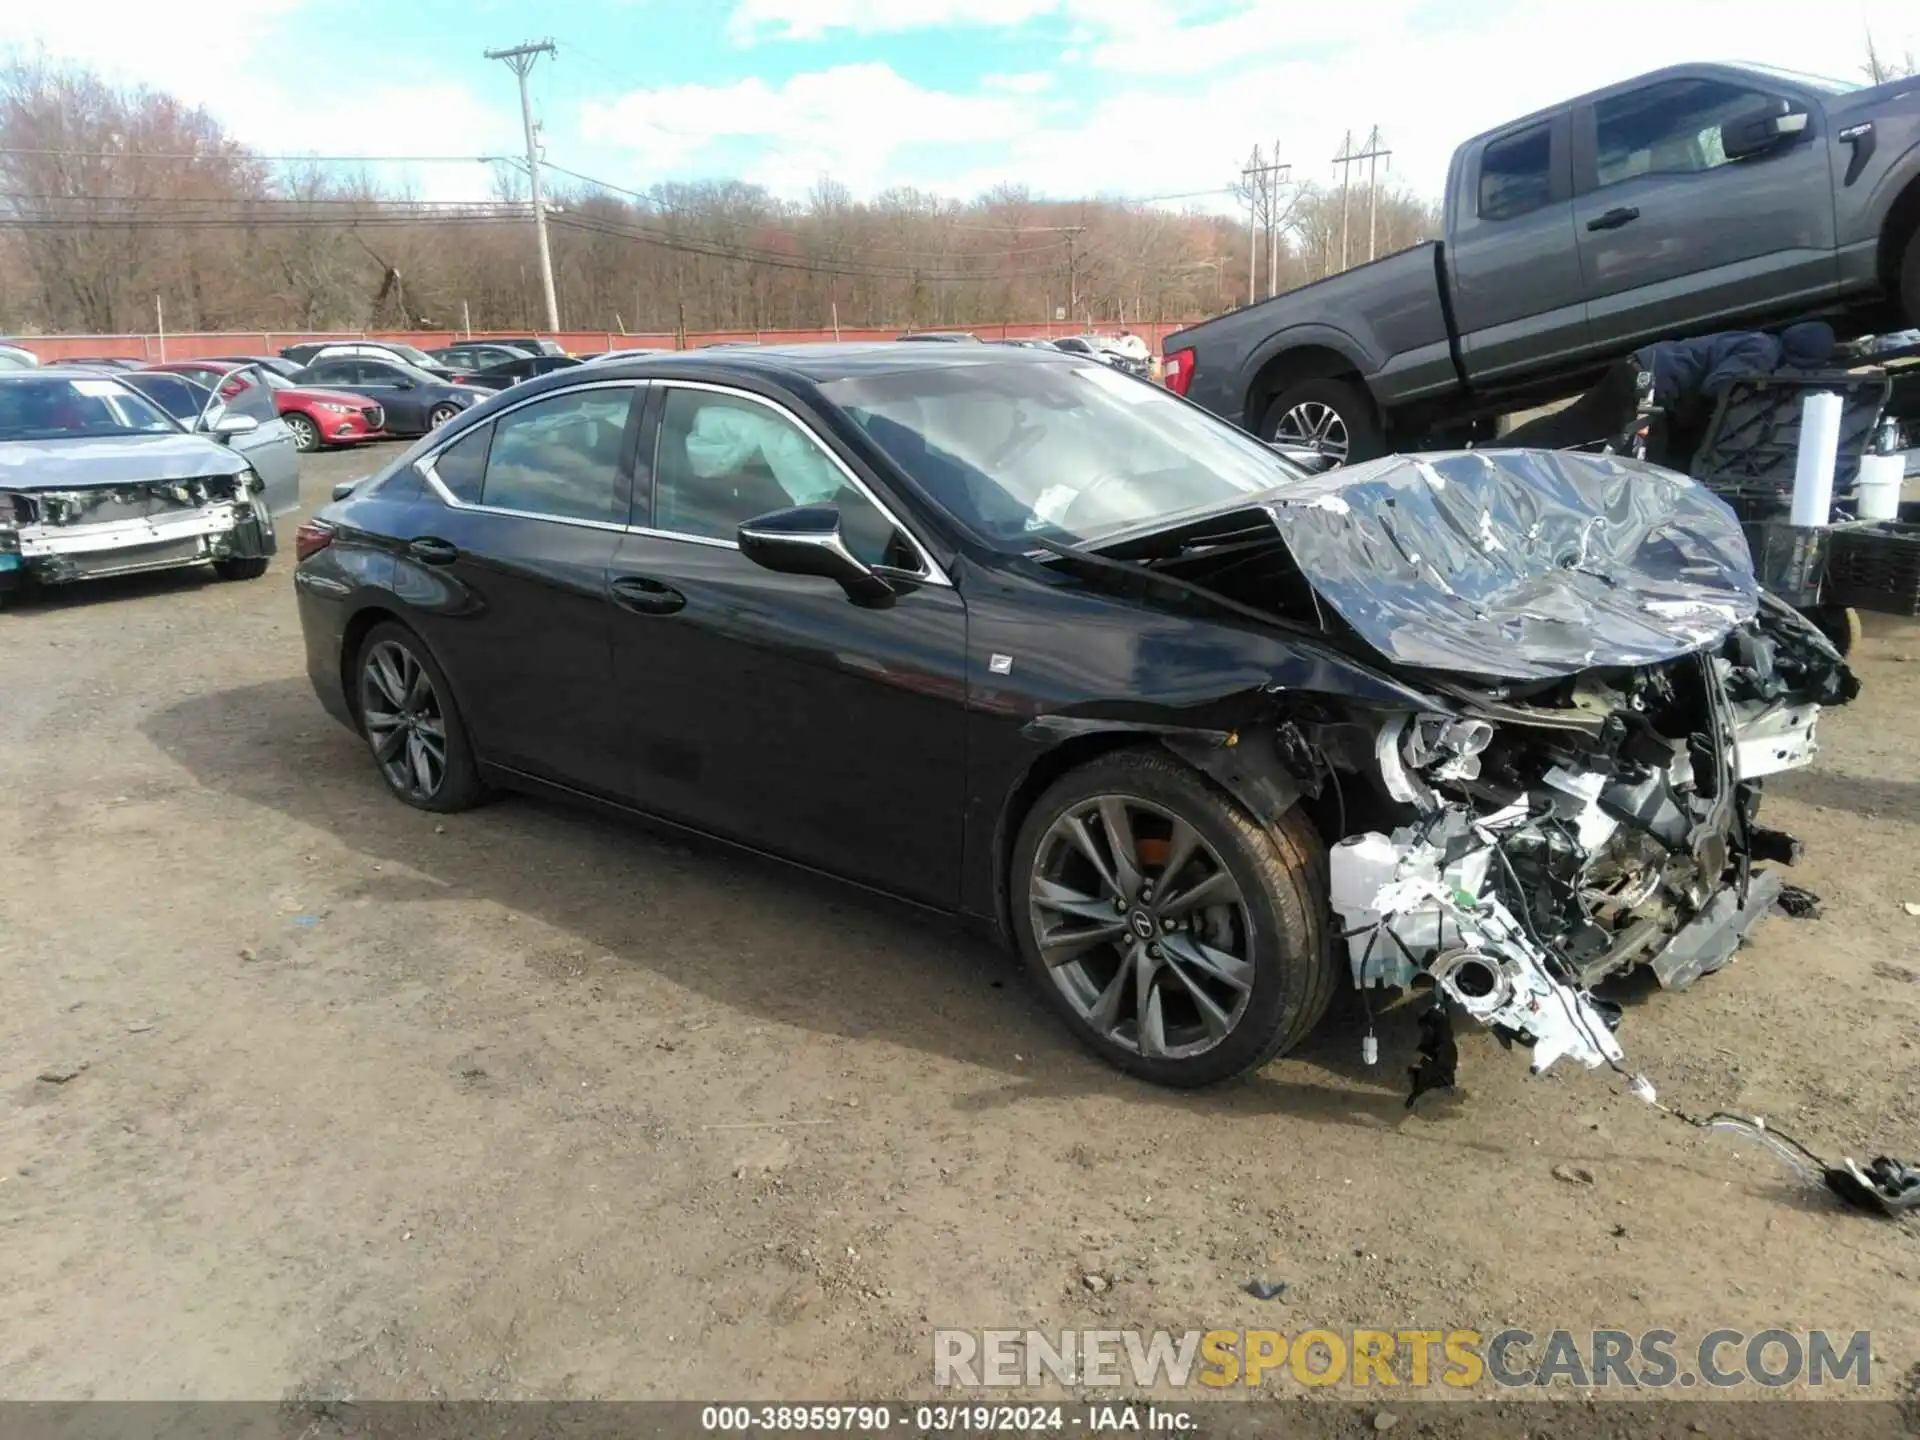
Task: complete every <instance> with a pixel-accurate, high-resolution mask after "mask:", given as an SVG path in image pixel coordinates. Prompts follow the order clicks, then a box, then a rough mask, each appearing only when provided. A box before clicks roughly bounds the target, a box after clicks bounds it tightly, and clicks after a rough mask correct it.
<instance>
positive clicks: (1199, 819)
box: [1009, 751, 1335, 1086]
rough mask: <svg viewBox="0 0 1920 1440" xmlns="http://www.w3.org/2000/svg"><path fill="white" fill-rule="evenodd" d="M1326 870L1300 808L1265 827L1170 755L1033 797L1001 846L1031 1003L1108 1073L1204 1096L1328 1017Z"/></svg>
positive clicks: (1131, 756) (1070, 779)
mask: <svg viewBox="0 0 1920 1440" xmlns="http://www.w3.org/2000/svg"><path fill="white" fill-rule="evenodd" d="M1325 877H1326V861H1325V853H1324V850H1323V848H1322V846H1321V844H1320V840H1319V838H1318V836H1317V835H1315V834H1314V832H1313V830H1312V828H1311V826H1310V825H1309V824H1308V823H1307V821H1306V819H1305V817H1304V816H1302V815H1301V814H1300V813H1299V812H1298V811H1297V810H1296V811H1294V812H1293V813H1291V814H1289V815H1288V816H1286V817H1285V818H1284V819H1283V820H1282V821H1281V823H1280V825H1279V826H1277V827H1276V828H1275V829H1274V830H1273V831H1269V830H1267V829H1265V828H1263V827H1262V826H1261V825H1260V823H1259V822H1258V821H1256V820H1255V819H1254V818H1253V816H1251V815H1250V814H1248V813H1247V812H1246V811H1245V810H1244V809H1242V808H1241V807H1240V806H1239V805H1237V804H1236V803H1235V802H1234V801H1233V800H1232V799H1230V798H1229V797H1228V796H1226V795H1224V794H1223V793H1221V792H1220V791H1219V790H1217V789H1215V788H1214V786H1213V785H1212V784H1211V782H1209V781H1208V780H1207V779H1206V778H1205V777H1203V776H1202V775H1200V774H1199V773H1198V772H1197V771H1194V770H1192V769H1190V768H1189V767H1187V766H1185V765H1183V764H1181V763H1180V762H1179V761H1177V760H1175V759H1174V758H1173V757H1172V756H1168V755H1159V754H1155V753H1153V752H1150V751H1125V752H1122V753H1120V754H1116V755H1112V756H1108V757H1105V758H1103V759H1100V760H1096V761H1094V762H1093V763H1092V764H1090V765H1087V766H1084V767H1082V768H1081V769H1078V770H1075V771H1072V772H1071V773H1069V774H1067V775H1066V776H1064V777H1062V778H1061V779H1060V780H1059V781H1058V782H1056V783H1055V784H1054V785H1053V787H1052V788H1051V789H1049V790H1048V791H1047V792H1046V793H1045V794H1044V795H1042V796H1041V797H1040V800H1039V801H1038V803H1037V804H1035V806H1034V808H1033V811H1032V813H1030V814H1029V815H1028V816H1027V819H1026V822H1025V824H1024V825H1023V826H1022V827H1021V831H1020V838H1019V840H1018V842H1017V844H1016V845H1015V847H1014V854H1013V863H1012V873H1011V876H1010V885H1009V892H1010V895H1011V899H1012V903H1013V911H1014V914H1013V921H1014V933H1015V936H1016V938H1017V940H1018V942H1019V946H1020V952H1021V955H1022V957H1023V958H1024V959H1025V961H1026V963H1027V968H1028V970H1029V971H1030V972H1031V973H1032V975H1033V976H1034V978H1035V981H1036V982H1037V983H1038V985H1039V987H1040V990H1041V993H1042V994H1043V995H1044V996H1045V997H1046V999H1047V1001H1048V1002H1049V1003H1050V1004H1051V1005H1052V1006H1053V1007H1054V1009H1055V1010H1057V1011H1058V1012H1059V1013H1060V1015H1061V1016H1062V1018H1064V1019H1065V1020H1066V1022H1067V1024H1068V1026H1069V1027H1071V1028H1072V1030H1073V1031H1074V1033H1075V1034H1076V1035H1077V1036H1078V1037H1079V1038H1080V1040H1081V1041H1082V1042H1083V1043H1084V1044H1086V1045H1087V1046H1088V1047H1089V1048H1090V1049H1092V1050H1093V1051H1094V1052H1095V1053H1096V1054H1098V1055H1099V1056H1101V1058H1103V1059H1105V1060H1107V1061H1108V1062H1109V1063H1111V1064H1113V1065H1115V1066H1117V1067H1119V1068H1120V1069H1122V1070H1125V1071H1128V1072H1129V1073H1131V1074H1134V1075H1138V1076H1140V1077H1142V1078H1143V1079H1147V1080H1151V1081H1154V1082H1155V1083H1157V1084H1162V1085H1175V1086H1195V1085H1208V1084H1212V1083H1214V1082H1215V1081H1219V1080H1225V1079H1227V1078H1229V1077H1231V1076H1234V1075H1239V1074H1242V1073H1244V1072H1246V1071H1249V1070H1253V1069H1255V1068H1257V1067H1259V1066H1261V1065H1264V1064H1265V1063H1266V1062H1267V1061H1268V1060H1270V1059H1272V1058H1273V1056H1275V1055H1276V1054H1278V1053H1279V1052H1281V1051H1282V1050H1285V1049H1288V1048H1290V1047H1292V1046H1294V1045H1297V1044H1298V1043H1299V1042H1300V1041H1301V1040H1302V1039H1304V1038H1305V1036H1306V1035H1307V1032H1308V1031H1310V1030H1311V1029H1312V1028H1313V1026H1314V1025H1315V1024H1316V1023H1318V1021H1319V1019H1320V1017H1321V1016H1322V1015H1323V1014H1324V1013H1325V1012H1326V1009H1327V1005H1328V1003H1329V1002H1330V1000H1331V999H1332V996H1333V986H1334V977H1335V971H1334V967H1333V962H1332V958H1331V952H1330V951H1329V949H1328V947H1327V944H1326V935H1327V927H1326V919H1325V916H1326V910H1325V906H1326V900H1325V895H1326V878H1325Z"/></svg>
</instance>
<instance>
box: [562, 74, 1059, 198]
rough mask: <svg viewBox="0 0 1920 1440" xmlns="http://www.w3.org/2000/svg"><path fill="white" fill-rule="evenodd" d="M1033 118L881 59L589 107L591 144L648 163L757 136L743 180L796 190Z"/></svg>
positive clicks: (991, 136)
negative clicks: (918, 78) (904, 72)
mask: <svg viewBox="0 0 1920 1440" xmlns="http://www.w3.org/2000/svg"><path fill="white" fill-rule="evenodd" d="M1033 122H1034V115H1033V110H1032V107H1031V105H1030V104H1028V103H1027V102H1026V101H1024V100H1022V99H1020V98H1018V97H1015V96H999V95H956V94H951V93H949V92H946V91H940V90H929V89H924V88H922V87H921V86H918V85H915V84H913V83H912V82H911V81H909V80H906V79H903V78H902V77H901V76H900V75H899V74H897V73H896V72H895V71H894V70H893V69H892V67H890V66H887V65H880V64H865V65H841V66H836V67H835V68H833V69H831V70H820V71H813V72H810V73H808V74H804V75H796V76H794V77H793V78H792V79H791V80H788V81H787V82H786V83H785V84H782V85H778V86H775V85H769V84H768V83H767V82H766V81H764V80H761V79H759V78H757V77H756V78H754V79H750V80H741V81H738V82H736V83H734V84H731V85H678V86H672V87H669V88H666V89H660V90H641V91H636V92H634V93H632V94H630V95H626V96H624V97H622V98H621V99H619V100H616V101H612V102H609V103H595V104H590V105H588V106H587V108H586V109H585V111H584V112H583V114H582V117H581V131H582V134H583V135H584V136H585V138H586V139H587V140H588V141H590V142H596V143H599V144H602V145H606V146H610V147H618V148H622V149H625V150H628V151H630V152H632V154H633V156H634V158H635V159H636V160H637V161H638V162H639V164H640V165H641V167H642V168H643V169H646V170H655V171H657V170H662V169H671V168H674V167H679V166H685V165H687V164H689V163H698V162H699V159H700V157H701V155H702V153H703V152H705V151H706V150H708V149H709V148H710V147H713V146H716V145H719V144H722V143H724V142H728V141H740V140H746V141H758V142H761V144H762V145H763V146H764V148H763V149H762V151H761V154H760V157H759V158H758V159H757V160H756V161H755V162H754V163H753V165H752V166H750V167H749V169H748V171H747V173H746V175H745V177H744V178H746V179H748V180H750V181H753V182H755V183H759V184H764V185H766V186H768V187H769V188H770V189H773V190H776V191H779V192H783V193H788V194H791V193H795V192H796V191H798V190H803V189H804V188H805V187H806V186H807V185H809V184H811V183H812V182H813V180H814V178H815V177H816V176H817V175H820V174H827V175H831V176H832V177H833V178H834V179H836V180H840V181H842V182H844V183H846V184H848V185H850V186H852V187H853V188H854V189H856V190H861V189H871V188H874V187H877V186H880V185H884V184H886V183H889V182H890V181H891V180H893V179H895V178H897V177H895V176H894V175H892V173H891V172H890V168H889V162H890V161H891V160H892V158H893V156H894V155H895V153H896V152H897V151H899V150H901V149H903V148H905V147H908V146H914V145H927V144H947V143H963V142H978V141H1010V140H1012V139H1013V138H1014V137H1015V136H1017V135H1019V134H1021V133H1022V132H1023V131H1025V130H1026V129H1028V128H1030V127H1031V125H1032V124H1033Z"/></svg>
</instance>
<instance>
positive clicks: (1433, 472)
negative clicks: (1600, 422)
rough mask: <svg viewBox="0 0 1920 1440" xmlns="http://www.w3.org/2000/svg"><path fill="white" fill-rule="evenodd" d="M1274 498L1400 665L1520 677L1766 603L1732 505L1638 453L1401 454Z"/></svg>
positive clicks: (1298, 554)
mask: <svg viewBox="0 0 1920 1440" xmlns="http://www.w3.org/2000/svg"><path fill="white" fill-rule="evenodd" d="M1268 508H1269V513H1270V514H1271V515H1272V517H1273V521H1274V523H1275V525H1277V526H1278V527H1279V529H1280V532H1281V535H1282V537H1283V538H1284V540H1285V542H1286V545H1287V549H1288V551H1289V552H1290V553H1291V554H1292V556H1293V559H1294V562H1295V563H1296V564H1297V565H1298V566H1299V567H1300V570H1301V572H1302V574H1303V575H1304V576H1305V578H1306V580H1307V581H1308V583H1309V584H1311V585H1312V586H1313V588H1314V590H1315V592H1316V593H1317V594H1318V595H1319V597H1320V599H1321V600H1322V601H1323V602H1325V603H1326V604H1327V605H1329V606H1331V607H1332V608H1333V609H1334V610H1335V611H1337V612H1338V613H1339V615H1340V618H1341V619H1342V620H1344V621H1345V622H1346V623H1347V624H1348V625H1349V626H1351V627H1352V629H1353V630H1354V631H1355V632H1356V633H1357V634H1358V635H1359V637H1360V638H1361V639H1362V640H1364V641H1365V642H1366V643H1367V644H1368V645H1370V646H1371V647H1372V648H1374V649H1375V650H1377V651H1379V652H1380V654H1381V655H1383V656H1385V657H1386V658H1387V659H1388V660H1390V661H1393V662H1395V663H1397V664H1401V665H1413V666H1420V667H1423V668H1428V669H1435V670H1447V671H1455V672H1464V673H1468V674H1473V675H1476V676H1485V677H1489V678H1496V679H1507V680H1547V679H1555V678H1559V677H1562V676H1567V675H1573V674H1577V673H1578V672H1580V671H1582V670H1586V669H1590V668H1592V667H1595V666H1641V665H1653V664H1657V663H1659V662H1661V661H1664V660H1670V659H1672V658H1674V657H1675V656H1678V655H1683V654H1686V653H1688V652H1689V651H1693V650H1697V649H1699V648H1701V647H1702V646H1704V645H1708V644H1711V643H1713V642H1715V641H1717V640H1719V639H1721V638H1723V637H1724V636H1725V635H1727V634H1728V633H1729V632H1730V631H1731V630H1733V629H1734V627H1735V626H1737V625H1740V624H1742V623H1744V622H1745V621H1747V620H1749V619H1751V618H1752V617H1753V614H1754V610H1755V608H1756V606H1757V605H1758V595H1759V591H1758V587H1757V586H1756V584H1755V582H1754V578H1753V562H1752V558H1751V556H1750V555H1749V553H1748V551H1747V542H1746V538H1745V537H1744V536H1743V535H1742V534H1741V530H1740V524H1739V521H1738V520H1736V519H1735V517H1734V514H1733V512H1732V511H1731V510H1730V509H1728V508H1727V506H1726V505H1725V504H1723V503H1722V502H1721V501H1720V499H1719V498H1718V497H1717V496H1715V495H1713V494H1712V493H1711V492H1710V491H1708V490H1706V489H1705V488H1704V487H1702V486H1700V485H1697V484H1695V483H1694V482H1693V481H1691V480H1689V479H1687V478H1686V477H1685V476H1682V475H1676V474H1674V473H1673V472H1672V471H1669V470H1662V469H1660V468H1659V467H1658V466H1654V465H1648V464H1646V463H1645V462H1643V461H1638V460H1633V459H1629V458H1627V457H1624V456H1617V455H1588V454H1579V453H1573V452H1566V451H1552V450H1476V451H1460V452H1456V453H1449V454H1437V455H1422V456H1392V457H1389V458H1387V459H1384V460H1376V461H1373V462H1371V463H1369V464H1365V465H1357V466H1354V467H1352V468H1350V469H1341V470H1334V471H1331V472H1329V473H1327V474H1325V475H1317V476H1312V477H1310V478H1307V479H1304V480H1301V481H1300V482H1298V483H1297V484H1295V485H1292V486H1290V487H1288V489H1287V490H1285V491H1284V492H1282V494H1281V495H1280V497H1279V498H1277V499H1276V500H1274V501H1272V502H1270V504H1269V507H1268Z"/></svg>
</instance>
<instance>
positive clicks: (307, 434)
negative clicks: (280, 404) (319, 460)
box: [280, 411, 320, 455]
mask: <svg viewBox="0 0 1920 1440" xmlns="http://www.w3.org/2000/svg"><path fill="white" fill-rule="evenodd" d="M280 418H281V419H282V420H285V421H286V422H287V429H289V430H291V431H292V432H293V448H294V449H296V450H298V451H299V452H300V453H301V454H302V455H306V454H310V453H312V452H313V451H315V450H318V449H319V448H320V427H319V426H318V425H315V424H314V423H313V421H312V420H310V419H308V418H307V417H306V416H305V415H302V414H300V413H298V412H297V411H289V412H288V413H287V414H285V415H282V416H281V417H280Z"/></svg>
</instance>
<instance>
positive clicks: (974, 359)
mask: <svg viewBox="0 0 1920 1440" xmlns="http://www.w3.org/2000/svg"><path fill="white" fill-rule="evenodd" d="M1063 363H1068V364H1070V363H1072V362H1071V360H1070V359H1069V358H1068V357H1067V356H1064V355H1062V354H1060V353H1059V352H1057V351H1047V350H1028V349H1024V348H1022V347H1019V346H1011V345H926V344H915V343H914V342H912V341H910V340H884V341H849V342H842V343H840V344H835V343H833V342H831V341H826V342H822V343H820V344H815V345H763V346H758V347H755V348H752V349H748V348H741V349H731V348H729V349H724V350H722V349H717V348H715V347H711V346H709V347H707V348H705V349H701V350H669V351H665V352H663V353H661V354H658V355H641V356H635V357H634V358H633V359H631V360H626V359H621V360H610V361H607V362H606V363H605V364H604V365H596V366H595V367H594V369H595V371H596V372H597V373H605V374H609V375H619V374H622V373H629V372H630V373H632V374H634V375H660V376H667V375H671V374H673V373H675V372H676V371H686V372H688V373H694V372H702V373H708V374H711V373H715V372H722V373H731V374H737V375H739V376H741V377H743V378H759V379H767V380H774V379H781V378H786V377H799V378H801V379H805V380H809V381H812V382H813V383H814V384H816V385H827V384H831V383H832V382H833V381H835V380H851V379H861V378H867V377H871V376H876V375H894V374H899V373H902V372H905V371H913V370H948V369H952V368H954V367H955V366H960V365H1058V364H1063ZM556 373H557V374H562V375H570V374H571V373H572V372H571V371H559V372H556Z"/></svg>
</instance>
